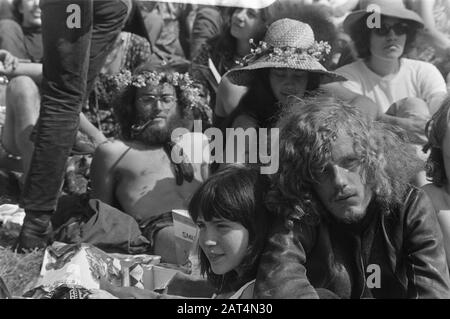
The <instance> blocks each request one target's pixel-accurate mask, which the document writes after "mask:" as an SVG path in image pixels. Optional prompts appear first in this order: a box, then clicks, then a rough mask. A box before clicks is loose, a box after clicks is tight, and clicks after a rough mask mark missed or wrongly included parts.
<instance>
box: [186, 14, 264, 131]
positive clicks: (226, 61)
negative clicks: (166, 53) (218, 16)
mask: <svg viewBox="0 0 450 319" xmlns="http://www.w3.org/2000/svg"><path fill="white" fill-rule="evenodd" d="M267 19H268V15H267V9H266V8H264V9H251V8H232V9H230V11H229V13H227V14H226V22H225V25H224V26H223V31H222V32H220V33H219V34H218V35H216V36H215V37H213V38H211V39H209V40H208V41H207V42H206V43H205V44H204V45H203V46H202V47H201V49H200V50H199V52H198V54H197V55H196V56H193V61H192V74H193V75H194V76H195V78H196V79H197V80H199V81H200V82H202V83H204V85H205V86H206V87H207V88H208V91H209V94H210V96H211V100H210V105H211V106H212V107H214V125H215V126H219V125H220V124H221V122H222V121H223V120H224V118H225V117H226V115H227V114H229V113H230V112H231V109H230V108H233V106H235V105H237V103H238V102H239V99H240V98H241V97H242V95H243V94H244V93H245V92H246V91H247V88H245V87H240V86H236V85H233V84H232V83H230V82H229V81H227V79H224V80H223V81H221V77H222V76H223V75H224V74H225V73H226V72H227V71H228V70H230V69H232V68H233V67H235V66H237V65H238V64H237V63H238V61H239V59H242V58H243V57H245V56H246V55H248V54H249V53H250V51H251V45H250V43H249V41H250V40H251V39H253V41H254V42H255V43H258V42H259V41H260V40H262V38H263V36H264V33H265V30H266V23H267ZM217 92H220V96H218V99H217V100H216V94H217Z"/></svg>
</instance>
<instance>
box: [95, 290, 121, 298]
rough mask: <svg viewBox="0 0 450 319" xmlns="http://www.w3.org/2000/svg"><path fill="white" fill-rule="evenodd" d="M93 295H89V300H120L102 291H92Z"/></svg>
mask: <svg viewBox="0 0 450 319" xmlns="http://www.w3.org/2000/svg"><path fill="white" fill-rule="evenodd" d="M90 292H91V294H89V295H88V299H119V298H117V297H116V296H114V295H112V294H110V293H109V292H107V291H105V290H101V289H91V290H90Z"/></svg>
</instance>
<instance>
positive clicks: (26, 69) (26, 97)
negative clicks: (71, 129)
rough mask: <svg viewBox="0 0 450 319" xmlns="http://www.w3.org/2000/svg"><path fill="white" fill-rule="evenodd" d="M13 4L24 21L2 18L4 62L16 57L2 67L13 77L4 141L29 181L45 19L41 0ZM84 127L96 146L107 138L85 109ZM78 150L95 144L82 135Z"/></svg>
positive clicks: (0, 71) (0, 31) (0, 70)
mask: <svg viewBox="0 0 450 319" xmlns="http://www.w3.org/2000/svg"><path fill="white" fill-rule="evenodd" d="M13 5H14V12H15V13H16V16H17V17H18V21H19V22H20V25H19V24H18V23H17V22H15V21H14V20H1V21H0V49H2V51H1V53H0V62H2V63H3V62H4V61H5V60H12V61H13V62H10V63H9V64H10V65H11V67H9V68H7V69H6V68H4V67H0V74H1V75H6V76H7V77H8V79H9V83H8V86H7V88H6V118H5V124H4V126H3V130H2V134H1V142H2V145H3V147H4V148H5V150H6V151H7V152H8V153H9V154H11V155H13V156H14V157H16V158H21V166H22V171H23V173H24V174H23V175H22V177H21V183H22V182H24V181H25V178H26V175H27V172H28V168H29V165H30V161H31V156H32V154H33V149H34V143H33V142H32V141H31V140H30V134H31V132H32V130H33V127H34V126H35V124H36V122H37V120H38V117H39V110H40V104H41V95H40V83H41V79H42V63H41V62H42V58H43V44H42V32H41V24H42V21H41V10H40V8H39V0H16V1H14V3H13ZM80 131H81V132H83V133H86V134H87V135H88V136H89V137H90V138H91V140H92V142H93V144H94V146H95V145H98V144H99V143H101V142H103V141H104V140H105V136H104V135H103V134H102V132H100V131H99V130H98V129H97V128H96V127H95V126H94V125H92V124H91V123H90V122H89V121H88V120H87V118H86V117H85V116H84V114H82V113H81V114H80ZM74 152H78V153H89V152H93V147H92V146H91V145H90V143H86V142H83V140H82V139H81V138H78V139H77V141H76V144H75V146H74Z"/></svg>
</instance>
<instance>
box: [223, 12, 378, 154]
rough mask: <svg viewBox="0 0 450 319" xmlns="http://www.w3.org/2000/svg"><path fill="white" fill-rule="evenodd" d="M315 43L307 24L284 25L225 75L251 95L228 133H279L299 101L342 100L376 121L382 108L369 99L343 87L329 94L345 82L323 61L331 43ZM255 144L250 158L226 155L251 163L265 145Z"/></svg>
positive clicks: (271, 30)
mask: <svg viewBox="0 0 450 319" xmlns="http://www.w3.org/2000/svg"><path fill="white" fill-rule="evenodd" d="M314 39H315V35H314V32H313V30H312V28H311V27H310V25H309V24H306V23H303V22H301V21H297V20H294V19H280V20H277V21H275V22H273V23H272V24H271V25H270V26H269V28H268V30H267V32H266V35H265V39H264V42H263V43H261V44H260V46H259V47H258V48H257V49H255V51H254V53H253V54H252V55H249V56H248V57H247V60H246V61H245V62H244V66H241V67H239V68H234V69H232V70H230V71H228V73H226V74H225V77H228V79H229V80H230V82H232V83H234V84H236V85H242V86H247V87H249V90H248V92H247V93H246V94H245V95H244V96H243V98H242V99H241V101H240V102H239V105H238V107H237V108H236V109H235V110H234V111H233V112H232V113H231V114H230V115H229V116H228V117H227V119H226V120H225V121H224V123H223V127H222V130H223V131H224V132H225V131H226V128H229V127H232V128H243V129H249V128H267V129H272V128H276V126H275V125H276V122H277V119H278V114H279V113H280V112H281V111H282V110H283V108H284V107H286V106H287V105H288V104H289V103H291V102H292V101H294V100H295V99H296V98H300V99H302V98H305V97H308V96H311V95H317V94H331V95H333V96H337V97H339V98H340V99H343V100H345V101H348V102H349V103H351V104H354V105H357V106H358V107H359V108H360V109H361V110H362V112H363V113H364V114H365V115H366V116H367V118H370V119H375V118H376V116H377V114H378V111H377V109H376V108H377V106H376V105H374V103H373V102H372V101H370V100H369V99H367V98H366V97H364V96H361V95H358V94H356V93H353V92H351V91H349V90H347V89H345V88H341V87H339V86H337V87H336V86H333V87H331V88H329V86H330V85H333V83H330V82H334V81H342V80H345V78H343V77H341V76H339V75H338V74H336V73H334V72H330V71H328V70H327V69H326V68H325V67H324V66H323V65H322V64H321V62H320V61H321V59H322V58H323V57H324V56H325V55H326V54H328V53H329V50H330V49H331V48H330V45H329V44H328V43H326V42H322V41H320V42H316V41H315V40H314ZM318 89H319V91H317V90H318ZM336 89H337V90H336ZM232 138H234V137H233V136H232V135H231V134H228V135H227V142H226V147H227V148H228V147H229V145H236V143H230V141H231V139H232ZM249 140H250V141H249V143H248V145H249V147H246V148H245V152H230V150H228V149H226V153H227V154H226V155H227V156H228V154H230V153H231V154H236V153H237V155H238V157H237V158H234V161H236V162H247V163H248V162H249V156H250V155H251V154H249V151H250V148H251V147H250V146H252V145H261V144H264V143H261V141H259V140H254V139H253V137H252V136H250V139H249ZM267 145H270V144H267ZM231 150H232V149H231Z"/></svg>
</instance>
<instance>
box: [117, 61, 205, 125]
mask: <svg viewBox="0 0 450 319" xmlns="http://www.w3.org/2000/svg"><path fill="white" fill-rule="evenodd" d="M111 81H113V83H114V85H115V86H116V87H117V88H118V89H119V90H120V89H122V88H124V87H128V86H134V87H136V88H143V87H146V86H147V85H151V86H156V85H159V84H163V83H168V84H170V85H173V86H174V87H178V88H179V89H180V91H181V100H182V101H183V102H184V103H186V104H187V105H188V109H189V110H190V111H193V113H194V115H200V116H201V117H202V118H203V119H206V118H205V116H206V117H207V118H208V122H210V121H209V118H210V117H211V114H212V110H211V108H210V107H209V105H208V104H207V103H206V100H205V98H204V97H202V96H201V91H200V88H199V87H196V86H195V85H194V81H193V80H192V79H191V77H190V76H189V74H188V73H184V74H181V73H178V72H156V71H142V72H139V73H138V74H134V75H132V74H131V72H130V71H129V70H124V71H121V72H119V73H118V74H116V75H114V76H112V78H111Z"/></svg>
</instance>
